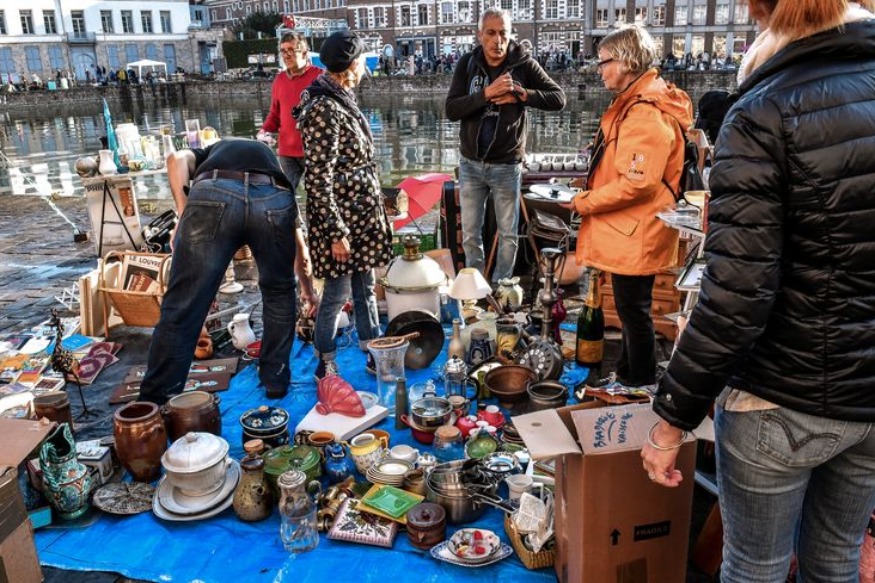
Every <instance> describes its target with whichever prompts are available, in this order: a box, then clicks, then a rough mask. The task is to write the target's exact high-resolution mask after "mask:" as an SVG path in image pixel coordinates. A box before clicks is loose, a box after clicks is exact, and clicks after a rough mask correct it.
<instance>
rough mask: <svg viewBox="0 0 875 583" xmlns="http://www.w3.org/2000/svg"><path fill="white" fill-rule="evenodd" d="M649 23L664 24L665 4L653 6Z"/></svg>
mask: <svg viewBox="0 0 875 583" xmlns="http://www.w3.org/2000/svg"><path fill="white" fill-rule="evenodd" d="M650 24H652V25H653V26H665V6H654V7H653V12H652V13H651V16H650Z"/></svg>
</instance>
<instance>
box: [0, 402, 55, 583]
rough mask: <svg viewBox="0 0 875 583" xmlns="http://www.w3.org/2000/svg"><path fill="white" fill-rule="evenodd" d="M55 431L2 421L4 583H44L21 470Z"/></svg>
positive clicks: (0, 560)
mask: <svg viewBox="0 0 875 583" xmlns="http://www.w3.org/2000/svg"><path fill="white" fill-rule="evenodd" d="M53 427H54V423H40V422H39V421H27V420H23V419H2V418H0V443H2V444H3V447H2V448H0V581H10V582H12V581H14V582H15V583H36V582H39V581H42V580H43V574H42V570H41V569H40V565H39V558H38V557H37V554H36V546H35V545H34V542H33V527H32V526H31V523H30V520H28V516H27V510H26V509H25V507H24V498H23V497H22V495H21V490H20V489H19V488H18V469H17V468H18V467H19V465H20V464H21V462H22V461H23V460H24V459H26V458H27V457H28V456H29V455H30V454H31V452H33V450H34V449H35V448H36V447H37V446H39V444H40V443H41V442H42V441H43V439H45V437H46V436H47V435H48V434H49V432H50V431H51V429H52V428H53Z"/></svg>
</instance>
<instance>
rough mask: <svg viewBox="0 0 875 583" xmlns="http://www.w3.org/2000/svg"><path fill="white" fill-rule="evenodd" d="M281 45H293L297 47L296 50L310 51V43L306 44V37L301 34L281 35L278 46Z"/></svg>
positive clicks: (288, 33)
mask: <svg viewBox="0 0 875 583" xmlns="http://www.w3.org/2000/svg"><path fill="white" fill-rule="evenodd" d="M283 43H295V44H296V45H297V46H298V50H301V49H303V50H307V51H309V50H310V43H308V42H307V37H305V36H304V33H301V32H286V33H283V36H282V37H281V38H280V44H283Z"/></svg>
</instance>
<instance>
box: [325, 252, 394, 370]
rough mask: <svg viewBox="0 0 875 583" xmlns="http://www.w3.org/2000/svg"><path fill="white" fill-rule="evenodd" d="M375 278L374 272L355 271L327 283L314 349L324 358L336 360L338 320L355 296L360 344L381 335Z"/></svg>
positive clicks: (330, 279)
mask: <svg viewBox="0 0 875 583" xmlns="http://www.w3.org/2000/svg"><path fill="white" fill-rule="evenodd" d="M375 281H376V277H375V275H374V270H373V269H369V270H367V271H356V272H355V273H351V274H346V275H343V276H341V277H330V278H328V279H326V280H325V287H324V289H323V290H322V301H320V302H319V311H318V312H316V327H315V330H314V332H313V347H314V348H315V349H316V351H317V352H318V353H319V354H320V355H321V356H322V357H323V358H325V359H329V360H330V359H333V358H334V356H335V354H334V353H335V350H336V349H337V339H336V336H337V319H338V317H339V316H340V311H341V310H342V309H343V305H344V304H345V303H346V300H347V299H348V298H349V296H350V293H352V304H353V311H354V315H355V328H356V331H357V332H358V337H359V343H361V344H362V345H363V344H365V343H366V342H367V341H368V340H373V339H374V338H379V336H380V314H379V312H378V311H377V296H376V294H375V293H374V283H375Z"/></svg>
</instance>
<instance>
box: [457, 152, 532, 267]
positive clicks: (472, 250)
mask: <svg viewBox="0 0 875 583" xmlns="http://www.w3.org/2000/svg"><path fill="white" fill-rule="evenodd" d="M522 176H523V170H522V165H520V164H490V163H489V162H477V161H475V160H469V159H467V158H461V159H460V160H459V202H460V204H461V207H462V248H463V249H464V250H465V263H466V265H467V266H468V267H476V268H477V269H478V270H479V271H480V272H481V273H483V274H484V275H487V274H486V273H485V272H484V269H485V267H486V259H485V255H484V249H483V222H484V220H485V217H486V202H487V200H488V199H489V196H490V195H491V196H492V204H493V206H494V207H495V221H496V223H497V227H498V255H497V257H498V259H497V260H496V262H495V269H494V270H493V272H492V281H493V282H497V281H499V280H501V279H504V278H507V277H511V276H512V275H513V268H514V264H515V263H516V252H517V247H518V246H519V242H518V237H517V231H518V229H519V222H520V186H521V185H522ZM490 243H491V241H490Z"/></svg>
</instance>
